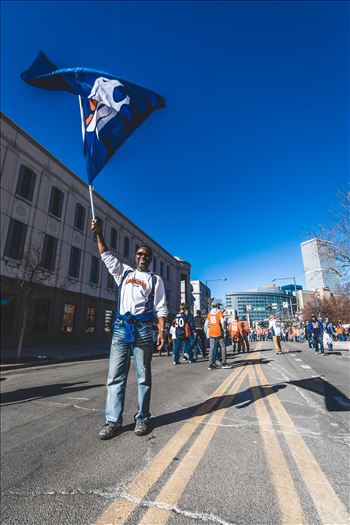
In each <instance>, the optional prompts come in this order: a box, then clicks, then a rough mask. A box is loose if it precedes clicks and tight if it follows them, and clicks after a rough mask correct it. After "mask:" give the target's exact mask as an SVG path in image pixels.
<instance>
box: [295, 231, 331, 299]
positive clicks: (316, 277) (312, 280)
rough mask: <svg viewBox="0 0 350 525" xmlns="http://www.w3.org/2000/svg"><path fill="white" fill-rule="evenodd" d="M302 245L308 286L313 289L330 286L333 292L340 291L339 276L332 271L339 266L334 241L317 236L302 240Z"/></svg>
mask: <svg viewBox="0 0 350 525" xmlns="http://www.w3.org/2000/svg"><path fill="white" fill-rule="evenodd" d="M300 246H301V253H302V257H303V264H304V273H305V280H306V288H307V289H308V290H311V291H312V290H316V289H322V288H328V289H329V290H330V291H331V292H333V293H335V292H337V291H339V287H340V280H339V277H338V275H337V274H336V273H335V272H334V271H332V269H334V268H337V262H336V259H335V255H334V248H333V245H332V243H331V242H329V241H324V240H322V239H317V238H315V239H310V240H309V241H305V242H302V243H301V245H300Z"/></svg>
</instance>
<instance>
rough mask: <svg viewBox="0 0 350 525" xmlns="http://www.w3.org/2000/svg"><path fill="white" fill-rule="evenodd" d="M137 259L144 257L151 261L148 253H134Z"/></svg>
mask: <svg viewBox="0 0 350 525" xmlns="http://www.w3.org/2000/svg"><path fill="white" fill-rule="evenodd" d="M136 255H137V257H142V256H143V257H144V258H145V259H151V256H150V254H149V253H146V252H137V253H136Z"/></svg>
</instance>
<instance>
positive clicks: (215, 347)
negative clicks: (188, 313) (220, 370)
mask: <svg viewBox="0 0 350 525" xmlns="http://www.w3.org/2000/svg"><path fill="white" fill-rule="evenodd" d="M219 343H220V346H221V359H222V362H223V363H226V346H225V341H224V338H223V337H210V350H209V364H210V365H212V364H213V363H215V361H216V360H217V357H218V355H219Z"/></svg>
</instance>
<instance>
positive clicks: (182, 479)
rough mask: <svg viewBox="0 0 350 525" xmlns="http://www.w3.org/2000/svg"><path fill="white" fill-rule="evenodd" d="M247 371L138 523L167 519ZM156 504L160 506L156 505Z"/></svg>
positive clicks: (151, 523) (160, 523)
mask: <svg viewBox="0 0 350 525" xmlns="http://www.w3.org/2000/svg"><path fill="white" fill-rule="evenodd" d="M247 372H248V371H247V368H245V370H244V372H243V373H242V374H241V375H240V377H239V379H238V380H237V381H236V382H235V383H234V385H233V386H232V387H231V389H230V391H229V393H228V396H227V397H226V398H224V399H223V401H222V402H221V403H220V406H219V408H218V410H217V411H215V412H214V414H213V415H212V416H211V418H210V419H209V421H208V423H207V424H206V426H205V427H204V428H203V430H202V431H201V433H200V434H199V436H198V437H197V439H196V440H195V442H194V443H193V445H192V446H191V448H190V450H189V451H188V452H187V454H186V455H185V457H184V458H183V460H182V461H181V463H180V464H179V466H178V467H177V469H176V470H175V472H174V473H173V475H172V476H171V477H170V479H169V481H168V482H167V483H166V485H165V486H164V488H163V489H162V490H161V491H160V493H159V495H158V496H157V498H156V500H155V506H152V507H151V508H150V509H149V510H148V512H147V513H146V514H145V515H144V517H143V519H142V520H141V521H140V522H139V525H155V524H157V525H164V524H165V523H166V522H167V521H168V518H169V516H170V513H171V507H170V506H172V505H175V504H176V503H177V502H178V501H179V499H180V497H181V495H182V493H183V492H184V490H185V488H186V486H187V484H188V482H189V480H190V479H191V477H192V475H193V473H194V471H195V470H196V468H197V467H198V464H199V462H200V460H201V459H202V457H203V456H204V454H205V451H206V449H207V447H208V446H209V444H210V442H211V440H212V439H213V436H214V434H215V432H216V431H217V429H218V425H219V424H220V421H221V420H222V418H223V417H224V415H225V413H226V410H227V409H228V407H229V406H230V405H231V403H232V398H233V396H235V395H236V394H237V392H238V389H239V387H240V386H241V384H242V382H243V380H244V379H245V378H246V376H247ZM157 504H158V505H160V506H157ZM163 505H166V506H167V507H168V508H164V507H163Z"/></svg>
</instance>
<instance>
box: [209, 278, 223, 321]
mask: <svg viewBox="0 0 350 525" xmlns="http://www.w3.org/2000/svg"><path fill="white" fill-rule="evenodd" d="M214 281H227V277H222V278H221V279H207V280H206V281H205V296H206V307H207V313H208V310H209V297H208V283H212V282H214Z"/></svg>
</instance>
